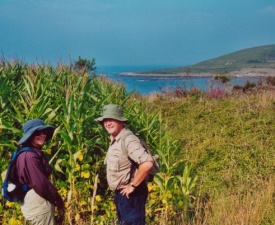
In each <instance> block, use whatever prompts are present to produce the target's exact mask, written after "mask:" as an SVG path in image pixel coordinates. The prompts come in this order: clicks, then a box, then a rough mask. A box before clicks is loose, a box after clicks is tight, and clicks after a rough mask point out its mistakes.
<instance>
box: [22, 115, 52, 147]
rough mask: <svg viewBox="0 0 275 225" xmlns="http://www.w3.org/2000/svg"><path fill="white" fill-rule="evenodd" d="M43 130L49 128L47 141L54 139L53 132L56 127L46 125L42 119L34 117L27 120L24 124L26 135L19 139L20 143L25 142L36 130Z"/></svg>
mask: <svg viewBox="0 0 275 225" xmlns="http://www.w3.org/2000/svg"><path fill="white" fill-rule="evenodd" d="M37 130H39V131H41V130H47V136H46V141H48V140H50V139H52V137H53V132H54V130H55V127H53V126H50V125H45V124H44V121H43V120H40V119H33V120H29V121H27V122H26V123H25V124H23V131H24V135H23V137H22V138H21V139H20V140H19V141H18V145H22V144H24V143H25V142H26V141H28V139H29V138H30V137H31V136H32V135H33V133H34V132H35V131H37Z"/></svg>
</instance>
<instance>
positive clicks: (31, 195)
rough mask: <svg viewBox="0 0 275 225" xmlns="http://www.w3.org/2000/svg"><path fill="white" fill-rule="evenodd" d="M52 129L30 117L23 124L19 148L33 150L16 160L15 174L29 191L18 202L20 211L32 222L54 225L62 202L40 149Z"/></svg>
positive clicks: (61, 208)
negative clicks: (56, 212)
mask: <svg viewBox="0 0 275 225" xmlns="http://www.w3.org/2000/svg"><path fill="white" fill-rule="evenodd" d="M54 130H55V128H54V127H53V126H50V125H45V124H44V122H43V120H40V119H32V120H29V121H27V122H26V123H25V124H24V125H23V131H24V135H23V137H22V138H21V139H20V140H19V141H18V146H19V148H21V147H30V148H32V149H33V150H35V152H36V153H34V152H31V151H25V152H23V153H21V154H20V155H19V156H18V158H17V162H16V167H17V174H18V177H19V180H20V182H21V183H23V184H27V185H28V188H29V191H28V192H27V193H26V195H25V197H24V199H23V200H22V201H20V207H21V211H22V213H23V215H24V217H25V218H26V220H28V221H30V223H31V224H32V225H42V224H43V225H55V224H56V221H55V217H54V212H55V208H56V209H57V211H58V212H59V215H62V214H63V210H64V201H63V199H62V197H61V196H60V195H59V194H58V192H57V190H56V188H55V187H54V186H53V184H52V183H51V181H50V175H51V173H52V167H51V166H50V165H49V162H48V160H47V158H46V156H45V155H44V153H43V152H42V147H43V145H44V144H45V142H46V141H49V140H51V139H52V137H53V133H54Z"/></svg>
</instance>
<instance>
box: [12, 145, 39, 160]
mask: <svg viewBox="0 0 275 225" xmlns="http://www.w3.org/2000/svg"><path fill="white" fill-rule="evenodd" d="M25 151H30V152H33V153H36V154H37V152H36V151H35V150H33V149H32V148H30V147H23V148H19V149H18V150H17V151H16V152H15V153H13V154H12V157H11V160H12V161H13V160H16V159H17V157H18V156H19V155H20V154H21V153H22V152H25ZM37 155H38V154H37Z"/></svg>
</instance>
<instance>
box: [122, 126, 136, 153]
mask: <svg viewBox="0 0 275 225" xmlns="http://www.w3.org/2000/svg"><path fill="white" fill-rule="evenodd" d="M129 135H134V133H133V132H132V131H130V130H126V131H125V132H123V134H122V137H121V148H122V152H123V153H124V154H125V155H126V156H128V151H127V148H126V144H125V139H126V137H128V136H129Z"/></svg>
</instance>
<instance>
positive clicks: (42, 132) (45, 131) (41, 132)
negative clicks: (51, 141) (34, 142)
mask: <svg viewBox="0 0 275 225" xmlns="http://www.w3.org/2000/svg"><path fill="white" fill-rule="evenodd" d="M41 134H44V135H47V134H48V131H47V130H36V131H35V132H34V133H33V135H34V136H40V135H41Z"/></svg>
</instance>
